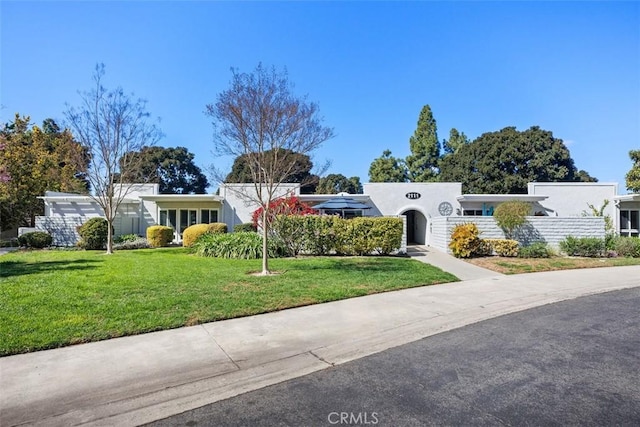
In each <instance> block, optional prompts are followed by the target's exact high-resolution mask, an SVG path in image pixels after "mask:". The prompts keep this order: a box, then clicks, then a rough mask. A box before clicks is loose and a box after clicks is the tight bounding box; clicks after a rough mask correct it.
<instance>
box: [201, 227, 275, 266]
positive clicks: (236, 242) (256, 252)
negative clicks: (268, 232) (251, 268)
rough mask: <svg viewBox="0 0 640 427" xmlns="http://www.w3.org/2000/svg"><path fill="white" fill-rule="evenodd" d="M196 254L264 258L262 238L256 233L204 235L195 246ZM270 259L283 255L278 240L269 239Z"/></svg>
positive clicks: (236, 257) (218, 256)
mask: <svg viewBox="0 0 640 427" xmlns="http://www.w3.org/2000/svg"><path fill="white" fill-rule="evenodd" d="M193 247H194V249H195V253H196V254H197V255H200V256H204V257H215V258H235V259H260V258H262V236H261V235H260V234H258V233H255V232H242V231H240V232H236V233H231V234H204V235H203V236H202V237H200V239H198V241H197V242H196V243H195V244H194V245H193ZM268 251H269V254H268V255H269V257H270V258H277V257H279V256H281V255H282V246H281V243H280V242H279V241H278V239H269V246H268Z"/></svg>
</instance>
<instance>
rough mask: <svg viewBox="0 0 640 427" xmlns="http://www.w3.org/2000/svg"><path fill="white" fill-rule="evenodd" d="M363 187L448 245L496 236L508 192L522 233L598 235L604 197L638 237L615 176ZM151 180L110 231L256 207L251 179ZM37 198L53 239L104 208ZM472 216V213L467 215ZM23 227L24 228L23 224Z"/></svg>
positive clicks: (636, 202)
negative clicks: (525, 209)
mask: <svg viewBox="0 0 640 427" xmlns="http://www.w3.org/2000/svg"><path fill="white" fill-rule="evenodd" d="M363 189H364V191H363V194H350V195H348V197H350V198H353V199H355V200H356V201H358V202H361V203H364V204H366V205H368V206H369V207H370V208H369V209H363V210H361V211H360V212H352V213H351V214H352V215H354V216H360V215H362V216H401V217H403V218H405V223H406V232H405V240H406V241H407V242H408V243H409V244H411V243H416V244H423V245H430V246H434V247H437V248H440V249H442V250H447V244H448V241H449V235H450V232H451V229H452V228H453V227H454V226H455V225H456V224H459V223H462V222H470V221H473V222H475V223H476V224H478V226H479V228H480V230H481V231H482V232H483V237H486V238H501V237H503V235H502V231H501V230H500V229H499V228H497V227H496V225H495V221H494V220H493V218H492V215H493V212H494V210H495V208H496V206H497V205H499V204H500V203H502V202H504V201H508V200H523V201H526V202H529V203H531V206H532V208H531V213H530V214H531V217H529V225H530V226H529V228H528V229H526V230H524V232H525V234H524V235H523V236H521V237H522V240H523V241H525V242H526V241H535V240H543V241H546V242H548V243H549V244H552V245H554V244H557V243H558V242H559V241H560V240H562V239H563V238H564V237H566V236H568V235H573V236H578V237H580V236H593V237H603V236H604V233H605V230H604V219H603V218H602V217H594V216H592V215H591V209H590V207H589V205H592V206H594V207H596V208H597V209H599V208H600V207H602V206H603V204H604V203H605V201H606V200H608V201H609V203H608V205H607V206H606V208H605V209H604V214H605V215H608V216H610V217H611V218H612V222H613V226H614V228H615V232H616V233H617V234H620V235H623V236H634V237H638V233H639V230H640V195H638V194H628V195H619V194H618V184H616V183H563V182H552V183H547V182H533V183H529V185H528V193H527V194H509V195H504V194H463V193H462V184H461V183H456V182H438V183H367V184H364V186H363ZM158 190H159V189H158V185H157V184H135V186H134V187H133V188H132V191H130V192H129V193H128V194H127V197H126V198H125V200H123V203H122V204H121V205H120V208H119V210H118V215H117V220H116V222H115V224H114V227H115V234H116V235H123V234H130V233H131V234H139V235H145V234H146V230H147V228H148V227H149V226H151V225H155V224H160V225H167V226H170V227H172V228H173V229H174V232H175V234H174V241H175V242H177V243H179V242H181V241H182V232H183V231H184V229H185V228H187V227H188V226H190V225H193V224H199V223H211V222H224V223H226V224H227V226H228V228H229V230H230V231H231V230H233V227H234V226H235V225H236V224H241V223H246V222H250V221H251V214H252V213H253V212H254V211H255V209H256V208H257V205H256V203H255V202H252V201H251V200H250V199H251V197H250V196H251V195H252V194H255V189H254V186H253V184H224V185H222V186H221V187H220V191H219V195H214V194H188V195H182V194H159V191H158ZM277 195H278V196H286V195H295V196H297V197H299V198H300V200H301V201H303V202H306V203H308V204H309V205H311V206H314V205H317V204H320V203H322V202H326V201H328V200H330V199H331V198H333V197H336V195H335V194H300V185H298V184H284V185H282V186H281V187H280V188H279V193H278V194H277ZM42 199H43V200H44V203H45V215H44V216H42V217H38V218H37V219H36V229H39V230H46V231H48V232H49V233H51V234H52V235H53V237H54V244H56V245H61V246H64V245H74V244H75V243H76V241H77V240H78V236H77V233H76V231H75V229H76V227H77V226H78V225H80V224H82V223H83V222H84V221H86V220H87V219H88V218H91V217H94V216H101V215H102V210H101V209H100V207H99V206H98V204H97V203H96V202H95V201H94V200H93V199H92V198H91V197H89V196H82V195H77V194H69V193H56V192H47V193H46V194H45V195H44V196H43V197H42ZM471 217H473V218H471ZM21 231H22V232H25V231H30V230H28V229H23V230H21Z"/></svg>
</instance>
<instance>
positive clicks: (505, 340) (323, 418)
mask: <svg viewBox="0 0 640 427" xmlns="http://www.w3.org/2000/svg"><path fill="white" fill-rule="evenodd" d="M149 425H151V426H157V427H160V426H332V425H333V426H335V425H379V426H425V425H438V426H441V425H455V426H460V425H465V426H466V425H518V426H527V425H530V426H538V425H539V426H556V425H557V426H566V425H580V426H590V425H593V426H605V425H618V426H627V425H628V426H638V425H640V288H638V287H636V288H632V289H627V290H622V291H615V292H609V293H604V294H598V295H592V296H586V297H581V298H578V299H574V300H569V301H564V302H559V303H555V304H549V305H545V306H542V307H538V308H533V309H529V310H526V311H522V312H518V313H514V314H509V315H504V316H501V317H497V318H494V319H490V320H486V321H483V322H480V323H476V324H473V325H470V326H466V327H462V328H459V329H455V330H452V331H449V332H444V333H441V334H438V335H434V336H431V337H428V338H425V339H422V340H420V341H416V342H413V343H410V344H406V345H403V346H400V347H396V348H393V349H390V350H387V351H384V352H382V353H378V354H375V355H372V356H369V357H366V358H363V359H359V360H355V361H352V362H349V363H345V364H342V365H338V366H335V367H333V368H330V369H326V370H322V371H318V372H316V373H313V374H310V375H307V376H304V377H300V378H297V379H293V380H290V381H287V382H284V383H280V384H277V385H273V386H269V387H266V388H263V389H260V390H257V391H253V392H249V393H246V394H243V395H239V396H237V397H234V398H231V399H227V400H224V401H220V402H217V403H214V404H211V405H207V406H204V407H201V408H198V409H195V410H192V411H188V412H185V413H182V414H179V415H176V416H173V417H170V418H166V419H164V420H160V421H157V422H154V423H152V424H149Z"/></svg>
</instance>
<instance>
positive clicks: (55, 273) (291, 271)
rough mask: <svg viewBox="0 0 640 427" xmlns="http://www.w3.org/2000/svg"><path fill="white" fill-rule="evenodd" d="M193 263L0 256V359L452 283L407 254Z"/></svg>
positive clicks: (166, 253)
mask: <svg viewBox="0 0 640 427" xmlns="http://www.w3.org/2000/svg"><path fill="white" fill-rule="evenodd" d="M270 268H271V269H272V270H276V271H280V272H281V273H282V274H279V275H275V276H269V277H255V276H252V275H251V274H250V273H252V272H256V271H259V270H260V269H261V261H260V260H227V259H216V258H201V257H196V256H193V255H190V254H189V253H188V252H187V251H186V250H184V249H182V248H171V249H151V250H136V251H119V252H116V253H115V254H113V255H105V254H104V253H103V252H94V251H57V250H50V251H31V252H13V253H10V254H7V255H3V256H2V257H0V288H1V289H2V292H1V293H0V306H1V307H2V309H1V310H0V325H2V330H1V333H0V355H3V356H4V355H10V354H17V353H24V352H30V351H35V350H43V349H48V348H54V347H61V346H65V345H70V344H77V343H83V342H89V341H98V340H103V339H108V338H113V337H119V336H124V335H133V334H139V333H143V332H150V331H156V330H162V329H170V328H177V327H181V326H187V325H195V324H198V323H202V322H209V321H214V320H220V319H229V318H233V317H239V316H247V315H252V314H258V313H264V312H269V311H275V310H282V309H286V308H290V307H297V306H302V305H308V304H315V303H321V302H326V301H335V300H339V299H344V298H351V297H357V296H362V295H367V294H372V293H377V292H385V291H391V290H396V289H404V288H410V287H415V286H422V285H430V284H436V283H444V282H451V281H455V280H457V279H456V277H454V276H453V275H451V274H449V273H445V272H443V271H442V270H440V269H437V268H435V267H432V266H430V265H427V264H423V263H421V262H419V261H415V260H411V259H407V258H394V257H353V258H351V257H345V258H341V257H319V258H299V259H274V260H271V263H270Z"/></svg>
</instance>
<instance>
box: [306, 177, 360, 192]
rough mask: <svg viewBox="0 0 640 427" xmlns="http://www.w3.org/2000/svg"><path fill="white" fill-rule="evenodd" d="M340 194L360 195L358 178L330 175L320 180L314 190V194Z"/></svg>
mask: <svg viewBox="0 0 640 427" xmlns="http://www.w3.org/2000/svg"><path fill="white" fill-rule="evenodd" d="M342 192H344V193H349V194H362V184H361V183H360V177H357V176H352V177H351V178H347V177H346V176H344V175H342V174H340V173H338V174H336V173H332V174H329V175H327V176H325V177H322V178H320V182H319V183H318V187H317V188H316V193H318V194H338V193H342Z"/></svg>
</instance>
